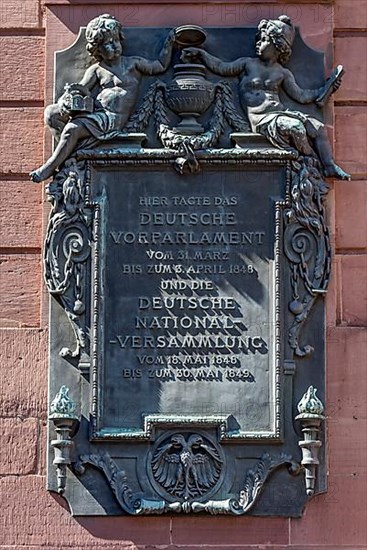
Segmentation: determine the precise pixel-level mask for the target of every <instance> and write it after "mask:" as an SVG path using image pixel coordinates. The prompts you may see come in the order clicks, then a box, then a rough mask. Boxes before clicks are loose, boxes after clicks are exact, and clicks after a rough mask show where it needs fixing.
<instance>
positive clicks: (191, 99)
mask: <svg viewBox="0 0 367 550" xmlns="http://www.w3.org/2000/svg"><path fill="white" fill-rule="evenodd" d="M205 73H206V70H205V67H204V65H199V64H194V63H182V64H179V65H175V66H174V79H173V81H172V82H171V84H170V85H169V86H168V88H167V96H166V101H167V105H168V107H169V108H170V109H171V110H172V111H173V112H174V113H176V114H177V115H178V116H179V117H180V118H181V121H180V122H179V124H178V125H177V127H176V128H175V130H176V131H177V132H179V133H181V134H201V133H203V132H204V128H203V126H201V124H199V122H198V120H197V119H198V118H199V117H200V116H201V115H202V114H203V113H205V111H206V110H207V109H208V107H209V106H210V105H211V103H212V102H213V100H214V89H215V86H214V84H213V82H210V81H208V80H206V79H205Z"/></svg>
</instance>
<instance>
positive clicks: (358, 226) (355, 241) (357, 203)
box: [335, 181, 367, 250]
mask: <svg viewBox="0 0 367 550" xmlns="http://www.w3.org/2000/svg"><path fill="white" fill-rule="evenodd" d="M335 209H336V212H335V217H336V247H337V248H339V249H340V248H342V249H344V250H345V249H348V248H349V249H353V248H357V249H359V248H366V247H367V181H351V182H348V184H347V185H346V184H345V182H341V181H337V182H335Z"/></svg>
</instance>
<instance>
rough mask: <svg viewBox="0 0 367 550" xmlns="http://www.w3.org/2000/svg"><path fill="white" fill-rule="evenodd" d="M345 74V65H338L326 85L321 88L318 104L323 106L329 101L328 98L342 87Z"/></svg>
mask: <svg viewBox="0 0 367 550" xmlns="http://www.w3.org/2000/svg"><path fill="white" fill-rule="evenodd" d="M343 74H344V68H343V65H338V66H337V67H336V69H334V71H333V72H332V73H331V75H330V76H329V78H328V79H327V81H326V82H325V85H324V86H323V87H322V88H320V90H319V95H318V97H317V98H316V100H315V101H316V104H317V105H318V106H319V107H323V106H324V105H325V103H326V102H327V100H328V98H329V97H330V96H331V95H332V94H333V93H335V92H336V90H338V89H339V88H340V85H341V82H342V78H343Z"/></svg>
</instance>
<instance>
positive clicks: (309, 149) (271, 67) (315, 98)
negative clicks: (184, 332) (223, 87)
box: [182, 15, 350, 180]
mask: <svg viewBox="0 0 367 550" xmlns="http://www.w3.org/2000/svg"><path fill="white" fill-rule="evenodd" d="M294 38H295V29H294V27H293V25H292V23H291V20H290V19H289V17H288V16H286V15H281V16H279V17H278V18H277V19H274V20H271V19H270V20H268V19H263V20H262V21H260V23H259V25H258V37H257V43H256V54H257V57H255V58H252V57H241V58H239V59H236V60H235V61H232V62H224V61H221V60H220V59H218V58H217V57H214V56H213V55H211V54H209V53H207V52H206V51H204V50H202V49H199V48H186V49H185V50H184V51H183V54H182V59H183V60H184V61H191V62H192V61H193V60H195V59H200V60H201V61H202V62H203V63H204V64H205V65H206V66H207V67H208V69H210V70H211V71H212V72H213V73H215V74H218V75H221V76H239V79H240V82H239V95H240V101H241V105H242V108H243V109H244V110H245V111H246V112H247V115H248V119H249V121H250V124H251V128H252V131H253V132H256V133H260V134H263V135H264V136H266V137H267V138H268V140H269V141H270V142H271V143H272V144H273V145H275V146H277V147H281V148H289V147H295V148H296V149H297V150H298V151H299V152H300V153H302V154H303V155H314V153H316V154H317V156H318V158H319V160H320V161H321V164H322V167H323V171H324V175H325V176H326V177H335V178H339V179H343V180H349V179H350V176H349V174H347V173H346V172H344V170H342V168H340V166H338V165H337V164H336V163H335V161H334V159H333V156H332V151H331V146H330V143H329V140H328V136H327V132H326V128H325V126H324V124H323V123H322V122H320V121H319V120H317V119H316V118H314V117H312V116H309V115H307V114H304V113H301V112H299V111H293V110H290V109H286V108H285V107H284V105H283V104H282V103H281V101H280V98H279V90H280V88H281V87H282V88H283V89H284V90H285V92H286V93H287V94H288V95H289V96H290V97H291V98H292V99H294V100H296V101H297V102H298V103H304V104H305V103H312V102H316V103H319V104H320V103H321V98H325V97H326V96H329V95H330V93H333V92H335V91H336V90H337V89H338V88H339V86H340V84H341V76H342V74H338V75H334V77H333V78H331V79H329V80H327V81H326V83H325V85H324V86H323V87H321V88H319V89H317V90H304V89H302V88H300V87H299V86H298V84H297V83H296V80H295V78H294V76H293V74H292V72H291V71H290V70H289V69H287V68H285V67H284V65H285V64H286V63H287V62H288V60H289V58H290V56H291V53H292V44H293V41H294Z"/></svg>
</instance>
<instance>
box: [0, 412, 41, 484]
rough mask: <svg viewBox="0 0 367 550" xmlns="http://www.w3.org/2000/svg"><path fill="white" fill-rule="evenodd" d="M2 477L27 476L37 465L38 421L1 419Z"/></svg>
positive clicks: (0, 456)
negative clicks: (12, 475)
mask: <svg viewBox="0 0 367 550" xmlns="http://www.w3.org/2000/svg"><path fill="white" fill-rule="evenodd" d="M0 434H1V435H0V438H1V444H0V475H11V474H14V475H15V474H16V475H25V474H31V473H34V472H35V469H36V464H37V440H38V421H37V420H36V419H35V418H27V419H25V420H21V419H20V418H0Z"/></svg>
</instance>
